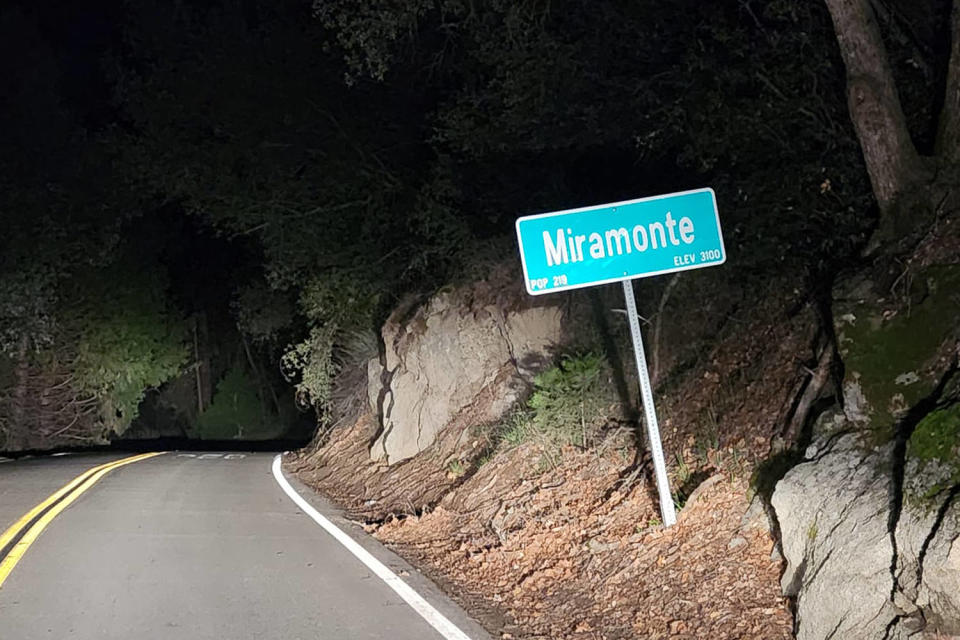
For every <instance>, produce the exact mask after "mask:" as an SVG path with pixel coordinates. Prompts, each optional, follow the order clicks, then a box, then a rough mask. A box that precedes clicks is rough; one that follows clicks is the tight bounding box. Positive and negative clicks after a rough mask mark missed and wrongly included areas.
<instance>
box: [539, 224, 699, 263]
mask: <svg viewBox="0 0 960 640" xmlns="http://www.w3.org/2000/svg"><path fill="white" fill-rule="evenodd" d="M693 241H694V229H693V221H692V220H691V219H690V218H688V217H686V216H684V217H682V218H680V220H674V218H673V215H672V214H671V212H669V211H668V212H667V215H666V217H665V218H664V220H663V222H651V223H650V224H648V225H642V224H638V225H636V226H634V227H633V228H632V229H627V228H626V227H617V228H613V229H607V230H605V231H603V232H593V233H590V234H584V235H576V234H574V233H573V232H572V231H571V230H570V229H569V228H567V229H563V228H560V229H557V230H556V233H555V234H552V235H551V233H550V232H549V231H544V232H543V247H544V249H545V252H546V254H547V266H548V267H552V266H554V265H558V264H568V263H571V262H583V261H584V260H586V259H587V258H591V259H594V260H601V259H603V258H608V257H614V256H621V255H623V254H625V253H631V252H633V251H637V252H639V253H642V252H644V251H647V250H648V249H650V250H655V249H662V248H665V247H667V246H674V247H678V246H680V244H681V243H683V244H691V243H693ZM584 245H586V246H584Z"/></svg>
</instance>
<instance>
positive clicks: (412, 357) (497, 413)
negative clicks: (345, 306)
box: [368, 278, 564, 464]
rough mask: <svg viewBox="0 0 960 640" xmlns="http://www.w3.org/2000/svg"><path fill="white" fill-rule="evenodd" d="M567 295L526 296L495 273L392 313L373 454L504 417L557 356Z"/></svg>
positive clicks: (399, 451)
mask: <svg viewBox="0 0 960 640" xmlns="http://www.w3.org/2000/svg"><path fill="white" fill-rule="evenodd" d="M562 299H563V298H562V297H560V298H559V299H558V298H557V297H556V296H555V297H553V298H552V299H550V300H548V301H546V303H544V302H540V301H538V300H534V299H529V298H528V297H527V296H525V295H524V294H523V289H522V285H521V284H520V283H517V282H511V281H510V280H509V279H506V278H493V279H490V280H485V281H481V282H476V283H473V284H471V285H469V286H465V287H461V288H457V289H451V290H446V291H442V292H440V293H438V294H436V295H435V296H433V297H432V298H430V299H429V300H428V301H427V302H426V303H425V304H423V305H421V306H415V305H413V304H408V305H403V306H401V307H400V308H398V309H397V310H396V311H394V313H393V314H392V315H391V316H390V318H389V319H388V320H387V322H386V323H385V324H384V326H383V329H382V337H383V345H384V353H383V354H382V356H381V358H380V360H379V361H374V362H371V363H370V366H369V369H368V379H369V398H370V402H371V409H372V410H373V413H374V415H377V416H379V417H380V422H381V430H380V433H379V435H378V436H377V437H376V439H375V441H374V443H373V445H372V447H371V450H370V454H371V457H372V458H373V459H374V460H378V461H382V462H385V463H387V464H394V463H396V462H400V461H402V460H406V459H408V458H411V457H413V456H415V455H417V454H418V453H420V452H421V451H424V450H425V449H427V448H428V447H430V446H431V445H433V444H434V442H435V441H436V439H437V437H438V436H439V434H441V432H445V431H450V430H453V431H455V432H456V433H455V435H458V436H461V437H462V436H463V435H464V434H466V432H467V427H468V426H472V425H478V424H484V423H489V422H492V421H495V420H498V419H500V418H501V417H502V416H503V415H504V413H505V412H506V411H507V410H508V409H509V408H510V407H511V406H512V405H513V404H514V403H515V402H516V401H517V400H518V399H520V397H521V396H522V395H523V394H524V393H525V391H526V389H527V387H528V386H529V384H530V383H531V381H532V377H533V375H534V374H535V373H536V372H538V371H539V370H540V369H542V368H543V367H544V366H546V365H547V364H548V363H550V362H551V361H552V359H553V355H554V351H555V349H556V347H557V346H558V345H559V343H560V342H561V338H562V336H563V335H564V332H563V322H564V313H563V311H562V310H561V308H560V307H559V306H557V305H558V304H559V303H560V302H561V300H562ZM551 303H552V304H551Z"/></svg>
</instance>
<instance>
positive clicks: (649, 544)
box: [291, 225, 960, 639]
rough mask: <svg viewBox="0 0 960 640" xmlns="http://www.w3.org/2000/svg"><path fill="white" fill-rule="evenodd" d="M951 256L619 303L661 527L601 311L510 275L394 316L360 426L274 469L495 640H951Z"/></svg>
mask: <svg viewBox="0 0 960 640" xmlns="http://www.w3.org/2000/svg"><path fill="white" fill-rule="evenodd" d="M958 247H960V244H958V242H957V235H956V234H955V233H953V230H952V228H951V227H950V226H949V225H947V226H945V227H944V228H942V229H941V230H940V233H938V234H937V235H936V236H935V237H931V238H928V240H927V241H926V242H924V243H923V245H922V250H920V251H918V252H916V254H915V255H913V256H912V257H911V258H910V259H909V260H907V261H905V262H903V263H900V264H899V269H900V270H899V271H898V272H897V273H888V272H887V271H886V270H883V269H881V268H879V267H878V266H877V265H872V266H868V267H865V268H864V269H862V270H860V271H858V272H856V273H851V274H847V275H845V276H843V277H841V278H839V279H838V281H837V284H836V285H835V286H834V288H833V290H832V296H830V299H828V300H825V301H821V302H820V303H818V304H806V303H804V302H803V301H802V298H800V297H799V296H798V295H797V294H796V292H797V291H798V290H799V289H798V287H797V286H796V284H794V283H790V282H789V281H780V282H776V283H770V284H768V285H767V286H766V287H765V288H764V289H762V290H758V289H757V288H755V287H751V286H747V285H746V284H739V283H736V282H732V281H730V280H729V279H726V278H725V276H724V274H723V273H722V272H720V270H718V271H717V272H715V273H710V274H708V273H700V274H692V275H686V276H684V277H683V279H678V280H677V281H675V282H672V283H671V282H669V281H668V282H657V281H655V280H654V281H645V282H642V283H639V284H638V287H639V289H638V291H639V293H640V298H641V300H646V301H647V302H646V304H643V305H642V306H643V307H644V308H642V309H641V314H643V313H645V312H646V313H649V314H650V317H649V318H648V320H649V322H648V325H647V327H646V334H647V340H648V351H649V352H650V353H651V354H653V355H652V359H653V368H654V370H655V371H656V372H657V373H656V375H657V378H658V384H657V387H658V392H657V399H658V403H659V406H658V410H659V412H660V415H661V422H662V424H663V428H664V441H665V447H666V451H667V456H668V466H669V467H670V472H671V480H672V486H673V489H674V496H675V501H676V502H677V504H678V506H679V507H680V515H679V522H678V525H677V526H676V527H673V528H670V529H664V528H663V527H661V526H660V523H659V519H658V512H657V508H656V498H655V487H654V486H653V484H652V478H651V476H650V473H651V469H650V463H649V458H648V455H647V453H646V449H645V444H644V443H643V438H642V436H641V435H640V434H641V430H640V425H638V423H637V420H636V414H635V412H634V411H633V410H632V409H633V408H634V407H635V406H636V394H635V392H634V389H635V387H636V381H635V380H633V379H631V378H630V371H631V367H629V366H623V364H624V362H626V363H627V364H628V365H629V360H628V359H627V358H629V354H628V353H627V352H626V347H627V344H628V343H627V334H626V328H625V321H624V318H623V314H622V312H619V311H618V308H619V305H620V304H621V303H620V301H619V300H617V296H616V293H617V292H615V291H604V292H600V293H598V294H597V295H594V296H593V297H591V296H590V295H569V296H566V297H565V296H555V297H551V298H546V299H540V300H538V301H537V302H536V303H534V302H533V301H532V300H531V299H528V298H526V297H525V296H524V295H523V294H522V293H521V291H520V285H519V284H518V283H517V282H514V281H513V277H512V272H511V270H510V269H509V268H505V269H503V270H501V271H498V272H496V273H495V274H492V275H491V276H490V277H489V278H487V279H485V280H481V281H478V282H473V283H470V284H467V285H463V286H460V287H457V288H451V289H447V290H445V291H442V292H440V293H438V294H437V295H435V296H433V297H432V298H430V299H429V300H427V301H425V302H423V303H421V304H412V303H411V305H408V306H404V307H403V308H400V309H397V310H396V312H395V313H394V314H393V315H392V316H391V317H390V319H389V320H388V321H387V322H386V324H385V325H384V327H383V329H382V331H381V339H382V349H381V354H380V356H379V358H375V359H373V360H371V361H370V362H369V363H368V365H367V369H368V371H367V373H368V375H367V376H366V379H367V389H366V394H365V395H366V397H367V405H368V406H367V409H366V410H365V411H363V414H362V415H361V417H360V418H359V419H358V420H356V421H355V422H353V423H351V424H349V425H347V426H344V427H341V428H339V429H336V430H334V431H333V432H331V433H329V434H327V435H326V436H325V437H324V438H321V439H318V440H317V441H316V442H315V443H314V445H313V446H312V447H310V448H309V449H307V450H304V451H303V452H301V454H300V455H299V457H298V458H297V459H296V460H295V461H294V462H293V463H291V464H292V467H293V469H294V470H295V471H297V472H298V473H299V474H300V476H301V478H303V479H304V480H305V481H307V482H308V483H310V484H312V485H313V486H315V487H317V488H319V489H320V490H321V491H324V492H325V493H327V494H329V495H331V496H332V497H334V498H335V499H337V500H338V501H339V502H341V503H342V504H343V505H345V506H346V507H347V508H348V510H349V511H350V512H351V513H352V514H353V516H354V517H355V518H356V519H357V521H358V522H359V523H361V524H362V525H363V526H364V527H365V528H366V529H367V530H369V531H372V532H374V533H375V535H377V536H378V537H379V538H380V539H381V540H383V541H384V542H386V543H388V544H390V545H392V546H394V547H395V548H397V549H398V550H399V551H401V552H402V553H404V554H405V555H407V556H408V557H410V558H412V559H413V560H415V561H417V562H418V563H419V566H421V567H422V568H423V570H424V571H426V572H427V573H429V574H430V575H432V576H433V577H434V578H435V579H436V580H437V581H438V582H440V583H441V584H444V585H446V586H447V588H448V590H450V591H451V592H452V593H453V594H454V595H456V596H457V597H459V598H460V599H461V600H462V601H463V602H464V603H465V604H467V606H469V607H470V608H471V609H472V610H473V611H475V612H477V613H478V615H480V616H481V617H482V619H483V620H484V621H485V622H486V624H487V626H488V627H489V628H490V629H491V630H492V631H495V632H497V633H499V634H501V637H504V638H541V637H549V638H631V637H638V636H639V637H651V638H659V637H664V638H666V637H676V638H694V637H719V638H788V637H794V636H796V637H799V638H828V637H833V638H841V637H842V638H864V639H868V638H869V639H874V638H881V637H888V638H905V637H908V636H910V635H911V634H914V633H917V632H923V633H924V634H925V635H926V636H927V637H931V638H933V637H943V634H957V633H960V626H958V624H960V601H958V600H957V594H958V593H960V583H958V582H957V580H958V576H960V565H958V562H960V555H958V548H960V545H958V544H957V543H956V542H955V541H956V539H957V538H958V533H960V528H958V511H957V509H958V508H957V506H956V502H955V497H956V495H957V493H958V489H960V484H958V482H960V472H958V471H957V468H956V465H957V462H956V460H957V446H958V445H957V437H956V436H957V434H958V433H960V412H958V411H960V410H958V407H960V404H957V403H958V400H960V375H957V357H958V338H960V321H958V318H960V313H958V312H960V287H958V286H957V285H958V282H960V278H958V273H960V272H958V271H957V269H960V264H958V262H960V251H958ZM891 276H892V277H891ZM881 283H882V284H881ZM707 292H709V295H706V293H707ZM878 292H879V293H878ZM698 305H699V312H694V313H685V310H689V309H694V308H698ZM742 310H749V312H744V311H742ZM651 312H652V313H651ZM824 319H827V320H829V324H827V323H825V322H824ZM610 347H614V348H610ZM605 348H606V350H605ZM570 396H573V401H572V402H567V401H565V400H563V398H567V400H569V399H570ZM771 497H772V499H771ZM781 550H782V552H781ZM838 594H843V596H842V597H838ZM937 634H941V635H940V636H938V635H937Z"/></svg>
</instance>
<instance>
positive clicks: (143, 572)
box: [0, 452, 488, 640]
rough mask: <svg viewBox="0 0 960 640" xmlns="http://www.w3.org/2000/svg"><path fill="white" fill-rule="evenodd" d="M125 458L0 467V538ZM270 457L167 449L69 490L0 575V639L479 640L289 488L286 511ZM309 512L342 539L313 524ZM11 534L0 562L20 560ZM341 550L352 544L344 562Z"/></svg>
mask: <svg viewBox="0 0 960 640" xmlns="http://www.w3.org/2000/svg"><path fill="white" fill-rule="evenodd" d="M127 457H129V456H124V455H106V454H100V455H86V454H84V455H68V456H62V457H44V458H33V459H25V460H19V461H13V462H5V463H2V464H0V532H3V531H4V530H7V529H8V528H10V527H11V525H13V524H14V523H15V522H17V521H18V519H20V518H21V517H22V516H24V514H25V513H27V512H29V511H30V510H31V508H34V507H36V506H37V505H40V504H41V503H43V502H44V500H45V499H47V497H48V496H50V495H51V494H53V493H54V492H56V491H57V490H58V489H60V488H61V487H63V486H64V485H65V484H67V483H69V482H70V481H71V480H72V479H74V478H75V477H76V476H77V475H78V474H81V473H83V472H84V471H86V470H88V469H91V468H93V467H96V466H98V465H103V464H105V463H108V462H110V461H113V460H119V459H121V458H127ZM273 461H274V455H273V454H263V453H248V454H238V453H229V454H225V453H211V454H199V453H176V452H170V453H166V454H164V455H159V456H156V457H152V458H148V459H141V460H138V461H134V462H131V463H129V464H126V465H125V466H120V467H116V468H113V469H112V470H110V471H109V472H107V473H105V475H102V477H100V478H99V479H98V480H96V481H95V484H92V485H90V486H88V487H87V488H84V487H85V485H83V484H79V485H78V487H79V488H80V489H81V491H79V494H78V495H74V493H68V494H66V497H64V498H61V501H62V500H69V499H70V497H71V496H72V497H73V501H72V502H71V503H70V504H69V505H68V506H66V507H65V508H63V509H62V511H61V512H59V513H58V514H57V515H55V517H52V518H51V519H49V523H48V524H47V525H46V527H45V528H44V529H43V530H42V532H41V533H40V534H39V535H38V536H37V537H36V539H35V540H34V541H33V542H32V543H31V544H30V545H29V546H28V547H27V548H26V550H25V551H23V553H22V557H20V559H19V561H18V562H17V564H16V565H15V566H14V567H13V568H12V570H10V571H9V575H7V576H6V578H5V579H4V578H3V575H2V569H0V581H2V584H0V638H2V639H3V640H32V639H35V638H36V639H39V638H43V639H50V638H54V639H56V640H63V639H67V638H77V639H88V638H89V639H91V640H93V639H96V640H102V639H113V638H116V639H118V640H119V639H123V640H130V639H131V638H137V639H144V640H153V639H161V638H162V639H169V638H176V639H179V640H205V639H210V640H246V639H250V640H253V639H257V640H260V639H270V638H277V639H284V640H296V639H303V640H307V639H309V640H318V639H330V640H335V639H336V640H341V639H342V640H350V639H355V638H356V639H360V638H371V639H372V638H389V639H391V640H428V639H432V638H440V639H443V638H445V637H446V638H458V637H459V638H471V639H472V640H487V638H488V636H487V635H486V634H485V633H484V632H483V631H482V629H481V628H480V627H479V626H478V625H477V624H476V623H475V622H473V621H472V620H471V619H470V618H469V617H468V616H467V615H466V614H465V613H464V612H463V611H462V610H460V609H459V608H458V607H457V606H456V605H454V604H453V603H452V602H451V601H450V600H449V599H447V598H446V597H445V596H443V595H442V594H441V593H440V592H439V591H438V590H437V589H436V587H435V586H433V585H432V584H431V583H429V582H428V581H426V580H425V579H424V578H423V577H422V576H420V575H419V574H418V573H417V572H416V571H415V570H414V569H412V568H410V567H409V566H408V565H406V564H405V563H404V562H403V561H402V560H400V559H399V558H397V557H396V556H395V555H393V554H392V553H390V552H389V551H387V550H385V549H384V548H383V547H381V546H380V545H379V544H377V543H376V542H375V541H374V540H372V539H370V538H369V537H368V536H366V535H365V534H364V533H363V532H362V531H360V530H358V529H357V528H356V527H352V526H351V525H350V524H349V523H347V522H346V521H344V520H343V519H342V518H339V517H338V515H337V514H336V512H335V510H333V509H332V508H331V507H330V505H328V504H325V503H324V502H323V501H322V500H321V499H320V498H318V497H317V496H316V495H314V494H312V492H310V491H309V490H307V489H305V488H304V487H302V486H301V485H299V484H297V483H296V482H295V481H291V483H292V485H293V487H292V489H293V490H294V491H296V492H298V493H299V495H301V496H302V497H303V498H305V499H306V500H307V502H308V503H309V504H306V503H304V504H302V505H297V504H295V503H294V502H293V500H292V499H291V496H290V495H288V494H287V493H285V491H284V490H283V488H282V487H281V485H280V484H279V483H278V481H277V478H276V477H275V475H274V473H272V469H271V467H272V463H273ZM76 491H77V490H76V489H75V490H74V492H76ZM56 504H57V503H56V502H55V503H53V505H47V509H48V511H49V510H50V509H55V508H57V507H56ZM302 507H303V508H302ZM313 508H316V510H317V511H319V512H320V513H322V514H324V515H323V516H321V515H319V514H317V517H319V518H320V519H321V520H322V519H323V517H324V516H326V518H328V519H329V521H331V522H332V524H331V525H330V526H331V527H339V529H340V530H342V531H344V532H347V534H348V535H349V538H347V539H346V541H344V540H337V539H336V538H335V537H334V536H333V535H331V533H330V532H328V531H327V530H324V529H323V528H321V526H319V525H318V523H317V521H315V519H314V516H311V515H309V513H310V512H311V511H312V510H313ZM42 517H43V516H38V518H42ZM36 521H37V519H36V518H35V519H34V520H33V522H36ZM20 534H21V535H20V541H21V542H20V543H17V542H14V543H8V544H7V545H6V547H4V548H3V549H0V554H4V555H7V556H9V555H11V544H13V545H14V546H17V545H19V546H18V548H20V549H21V550H22V548H23V543H22V541H23V540H24V539H25V538H26V536H25V535H24V532H23V531H21V532H20ZM353 540H356V543H359V546H360V547H362V549H360V550H359V551H357V550H356V549H355V550H354V551H351V550H350V549H349V548H348V547H349V546H350V545H351V544H353V545H354V546H356V543H354V542H353ZM345 544H346V545H347V546H345ZM365 551H366V552H369V554H372V556H373V557H375V559H374V560H372V561H371V560H370V559H369V557H368V559H367V562H368V564H364V561H363V560H362V559H361V558H359V557H358V555H361V556H362V555H364V553H365ZM378 560H379V562H381V563H382V565H380V569H377V568H375V567H374V565H377V564H378V562H377V561H378ZM3 562H4V559H3V558H0V563H3ZM6 562H7V565H8V566H9V564H10V561H9V560H8V561H6ZM371 562H372V564H371ZM384 566H385V567H387V568H388V569H386V568H383V567H384ZM0 567H2V564H0ZM371 567H373V568H371ZM391 570H392V572H393V573H392V574H391V573H390V571H391ZM378 572H379V573H378ZM384 574H388V575H387V578H386V579H384ZM389 575H394V578H390V577H389ZM397 575H398V576H401V578H399V579H397V578H396V576H397ZM391 580H394V582H393V584H394V587H393V588H391V586H390V584H388V583H390V581H391ZM400 581H402V583H403V584H399V585H397V583H398V582H400ZM408 592H409V593H412V594H413V595H412V596H411V595H409V593H408ZM403 594H408V595H407V600H406V601H405V600H404V598H403V597H402V595H403ZM420 597H422V599H423V600H425V601H426V603H423V600H422V601H419V602H421V604H417V601H416V598H420ZM411 598H412V600H411ZM410 602H413V603H414V606H416V607H417V608H419V609H420V611H419V612H418V611H417V610H415V608H414V606H411V604H410ZM427 603H428V604H427ZM431 610H432V611H431ZM438 618H439V619H440V620H441V623H440V624H438V623H437V619H438ZM443 620H445V621H446V624H447V625H448V626H447V627H446V628H447V629H450V628H452V629H454V630H455V631H447V632H444V631H443V628H444V625H443ZM438 629H440V630H438ZM456 632H459V633H461V634H462V635H461V636H457V635H456Z"/></svg>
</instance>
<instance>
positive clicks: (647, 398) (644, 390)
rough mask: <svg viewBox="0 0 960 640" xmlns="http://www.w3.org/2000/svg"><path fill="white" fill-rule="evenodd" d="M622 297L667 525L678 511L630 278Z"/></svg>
mask: <svg viewBox="0 0 960 640" xmlns="http://www.w3.org/2000/svg"><path fill="white" fill-rule="evenodd" d="M622 284H623V297H624V300H625V301H626V304H627V319H628V320H629V322H630V337H631V338H632V339H633V355H634V358H635V359H636V361H637V374H638V375H639V377H640V398H641V401H642V402H643V415H644V422H645V423H646V425H647V440H648V442H649V443H650V454H651V455H652V457H653V471H654V475H655V476H656V478H657V492H658V493H659V495H660V515H661V516H662V517H663V524H664V526H667V527H670V526H673V525H674V524H676V522H677V512H676V510H675V509H674V506H673V496H672V495H670V480H669V479H668V478H667V465H666V463H665V461H664V459H663V445H662V444H661V442H660V425H659V424H658V423H657V412H656V410H655V409H654V407H653V390H652V389H651V388H650V374H649V373H648V372H647V357H646V355H645V354H644V351H643V339H642V337H641V336H640V318H639V317H638V316H637V301H636V299H635V298H634V296H633V280H623V281H622Z"/></svg>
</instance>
